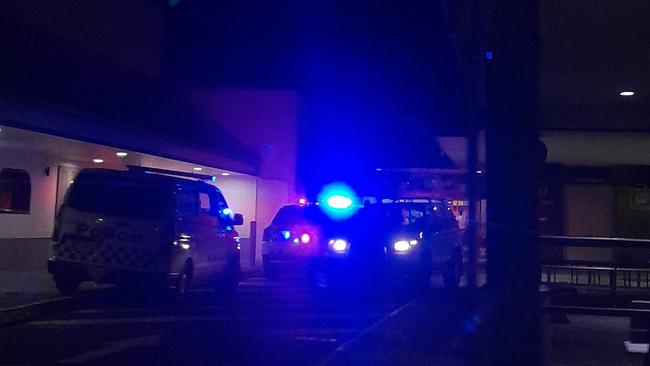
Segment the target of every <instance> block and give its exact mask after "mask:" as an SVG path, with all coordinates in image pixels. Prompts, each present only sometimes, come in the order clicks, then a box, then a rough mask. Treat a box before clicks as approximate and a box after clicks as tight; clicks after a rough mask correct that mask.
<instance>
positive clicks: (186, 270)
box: [175, 263, 193, 296]
mask: <svg viewBox="0 0 650 366" xmlns="http://www.w3.org/2000/svg"><path fill="white" fill-rule="evenodd" d="M192 274H193V271H192V265H191V264H189V263H186V264H185V266H184V267H183V270H182V271H181V273H180V274H179V275H178V280H177V282H176V289H175V290H176V291H175V292H176V295H177V296H181V295H183V294H185V293H187V292H188V291H189V289H190V286H191V284H192Z"/></svg>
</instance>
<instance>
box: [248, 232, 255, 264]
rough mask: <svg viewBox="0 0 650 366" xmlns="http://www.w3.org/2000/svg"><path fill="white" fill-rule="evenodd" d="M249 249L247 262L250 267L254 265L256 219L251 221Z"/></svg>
mask: <svg viewBox="0 0 650 366" xmlns="http://www.w3.org/2000/svg"><path fill="white" fill-rule="evenodd" d="M250 237H251V244H250V245H251V250H250V252H249V254H250V255H249V258H248V262H249V263H250V265H251V267H255V256H256V255H257V221H251V231H250Z"/></svg>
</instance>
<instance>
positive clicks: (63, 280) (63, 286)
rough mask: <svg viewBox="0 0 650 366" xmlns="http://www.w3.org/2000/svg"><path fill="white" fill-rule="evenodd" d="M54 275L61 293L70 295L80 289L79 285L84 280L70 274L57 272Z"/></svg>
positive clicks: (55, 282)
mask: <svg viewBox="0 0 650 366" xmlns="http://www.w3.org/2000/svg"><path fill="white" fill-rule="evenodd" d="M53 277H54V284H55V285H56V289H57V290H59V292H60V293H62V294H64V295H68V296H69V295H73V294H74V293H75V292H77V290H79V285H81V282H83V281H81V280H80V279H78V278H75V277H74V276H72V275H69V274H60V273H55V274H54V276H53Z"/></svg>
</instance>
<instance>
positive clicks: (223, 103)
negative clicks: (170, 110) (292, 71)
mask: <svg viewBox="0 0 650 366" xmlns="http://www.w3.org/2000/svg"><path fill="white" fill-rule="evenodd" d="M187 95H188V98H189V99H190V102H191V103H192V104H193V105H194V106H195V108H196V110H197V111H199V112H200V113H202V114H204V115H205V116H206V117H208V118H210V119H212V120H214V121H216V122H217V123H219V125H221V126H223V127H225V128H226V129H228V130H229V131H230V132H231V133H232V134H233V135H235V136H236V137H237V138H238V139H239V140H240V141H242V142H243V143H244V144H246V145H247V146H248V147H250V148H251V149H253V150H254V151H255V152H257V153H258V154H259V156H260V157H261V158H262V164H261V166H260V172H259V176H260V178H262V179H272V180H281V181H284V182H286V183H287V184H288V188H289V192H290V194H291V195H292V197H291V199H293V198H295V197H294V196H293V195H294V194H295V183H296V164H297V163H296V161H297V156H296V154H297V146H298V145H297V143H298V97H297V94H296V92H294V91H288V90H246V89H203V90H201V89H199V90H189V91H188V92H187Z"/></svg>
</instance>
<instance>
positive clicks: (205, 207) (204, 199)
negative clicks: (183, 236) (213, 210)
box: [199, 192, 210, 213]
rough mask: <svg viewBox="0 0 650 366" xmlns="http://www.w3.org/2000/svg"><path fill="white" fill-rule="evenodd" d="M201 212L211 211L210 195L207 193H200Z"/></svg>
mask: <svg viewBox="0 0 650 366" xmlns="http://www.w3.org/2000/svg"><path fill="white" fill-rule="evenodd" d="M199 212H201V213H210V196H209V195H208V194H207V193H204V192H200V193H199Z"/></svg>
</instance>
